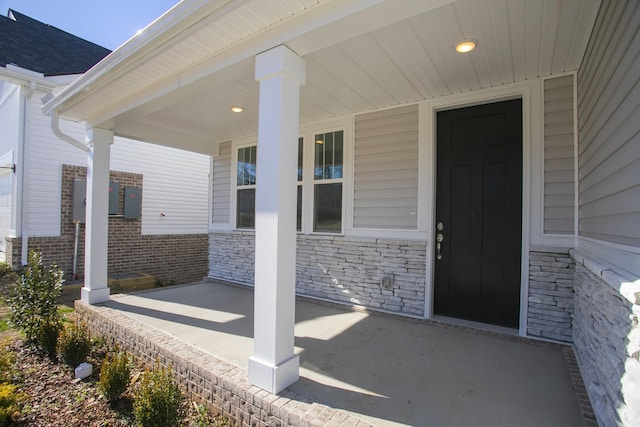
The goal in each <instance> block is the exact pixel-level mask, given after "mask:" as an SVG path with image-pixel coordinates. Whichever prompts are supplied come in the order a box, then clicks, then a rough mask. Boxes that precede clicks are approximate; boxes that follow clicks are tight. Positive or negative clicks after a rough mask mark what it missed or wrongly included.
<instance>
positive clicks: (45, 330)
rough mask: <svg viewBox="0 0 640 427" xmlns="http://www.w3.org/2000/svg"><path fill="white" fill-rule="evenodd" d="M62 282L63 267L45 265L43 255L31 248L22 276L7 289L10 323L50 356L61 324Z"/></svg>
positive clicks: (53, 351) (53, 350) (54, 347)
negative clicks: (59, 303) (59, 308)
mask: <svg viewBox="0 0 640 427" xmlns="http://www.w3.org/2000/svg"><path fill="white" fill-rule="evenodd" d="M62 281H63V272H62V270H60V269H58V267H57V266H55V265H51V266H49V267H46V266H45V265H44V264H43V263H42V254H40V253H39V252H34V251H31V252H29V263H28V265H27V268H26V270H25V272H24V274H23V275H22V279H21V280H20V281H19V282H17V283H14V284H10V285H9V288H8V297H7V302H8V304H9V308H10V309H11V314H10V321H11V323H12V324H13V325H14V326H15V327H16V328H18V329H20V330H22V331H23V332H24V334H25V336H26V338H27V340H29V341H31V342H33V343H35V344H36V345H38V346H40V348H42V349H44V350H46V351H47V353H48V354H49V355H55V349H56V340H57V338H58V333H59V332H60V327H61V326H60V325H61V318H60V314H59V313H58V309H57V304H56V300H57V298H58V297H59V296H60V293H61V291H62Z"/></svg>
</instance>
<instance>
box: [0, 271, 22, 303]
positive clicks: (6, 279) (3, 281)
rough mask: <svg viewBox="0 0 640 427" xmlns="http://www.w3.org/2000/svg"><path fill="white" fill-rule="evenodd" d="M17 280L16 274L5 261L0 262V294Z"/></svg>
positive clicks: (3, 293)
mask: <svg viewBox="0 0 640 427" xmlns="http://www.w3.org/2000/svg"><path fill="white" fill-rule="evenodd" d="M17 281H18V275H17V274H16V272H15V271H13V270H12V269H11V267H9V264H7V263H6V262H0V296H3V297H4V295H5V294H6V292H7V288H8V287H9V286H10V285H12V284H14V283H16V282H17ZM3 299H4V298H3Z"/></svg>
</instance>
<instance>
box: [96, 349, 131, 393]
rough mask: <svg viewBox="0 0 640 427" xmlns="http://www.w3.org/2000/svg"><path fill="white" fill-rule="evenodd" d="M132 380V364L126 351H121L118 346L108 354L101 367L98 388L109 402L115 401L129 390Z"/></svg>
mask: <svg viewBox="0 0 640 427" xmlns="http://www.w3.org/2000/svg"><path fill="white" fill-rule="evenodd" d="M130 381H131V364H130V362H129V357H128V356H127V353H126V352H119V351H118V349H117V348H116V351H114V352H113V353H111V354H107V355H106V357H105V358H104V361H103V362H102V367H101V368H100V381H99V382H98V388H99V389H100V392H101V393H102V394H103V395H104V397H106V398H107V400H108V401H109V402H115V401H116V400H118V399H119V398H120V396H122V394H123V393H124V392H125V391H127V387H129V382H130Z"/></svg>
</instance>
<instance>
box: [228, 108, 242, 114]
mask: <svg viewBox="0 0 640 427" xmlns="http://www.w3.org/2000/svg"><path fill="white" fill-rule="evenodd" d="M231 111H233V112H234V113H242V112H243V111H244V108H242V107H231Z"/></svg>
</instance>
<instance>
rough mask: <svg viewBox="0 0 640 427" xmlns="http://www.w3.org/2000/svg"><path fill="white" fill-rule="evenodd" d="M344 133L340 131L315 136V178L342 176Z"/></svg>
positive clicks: (337, 177)
mask: <svg viewBox="0 0 640 427" xmlns="http://www.w3.org/2000/svg"><path fill="white" fill-rule="evenodd" d="M343 134H344V133H343V131H338V132H329V133H324V134H319V135H316V136H315V138H314V141H315V144H314V146H315V161H314V171H313V172H314V173H313V174H314V178H315V179H340V178H342V163H343V145H344V144H343Z"/></svg>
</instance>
